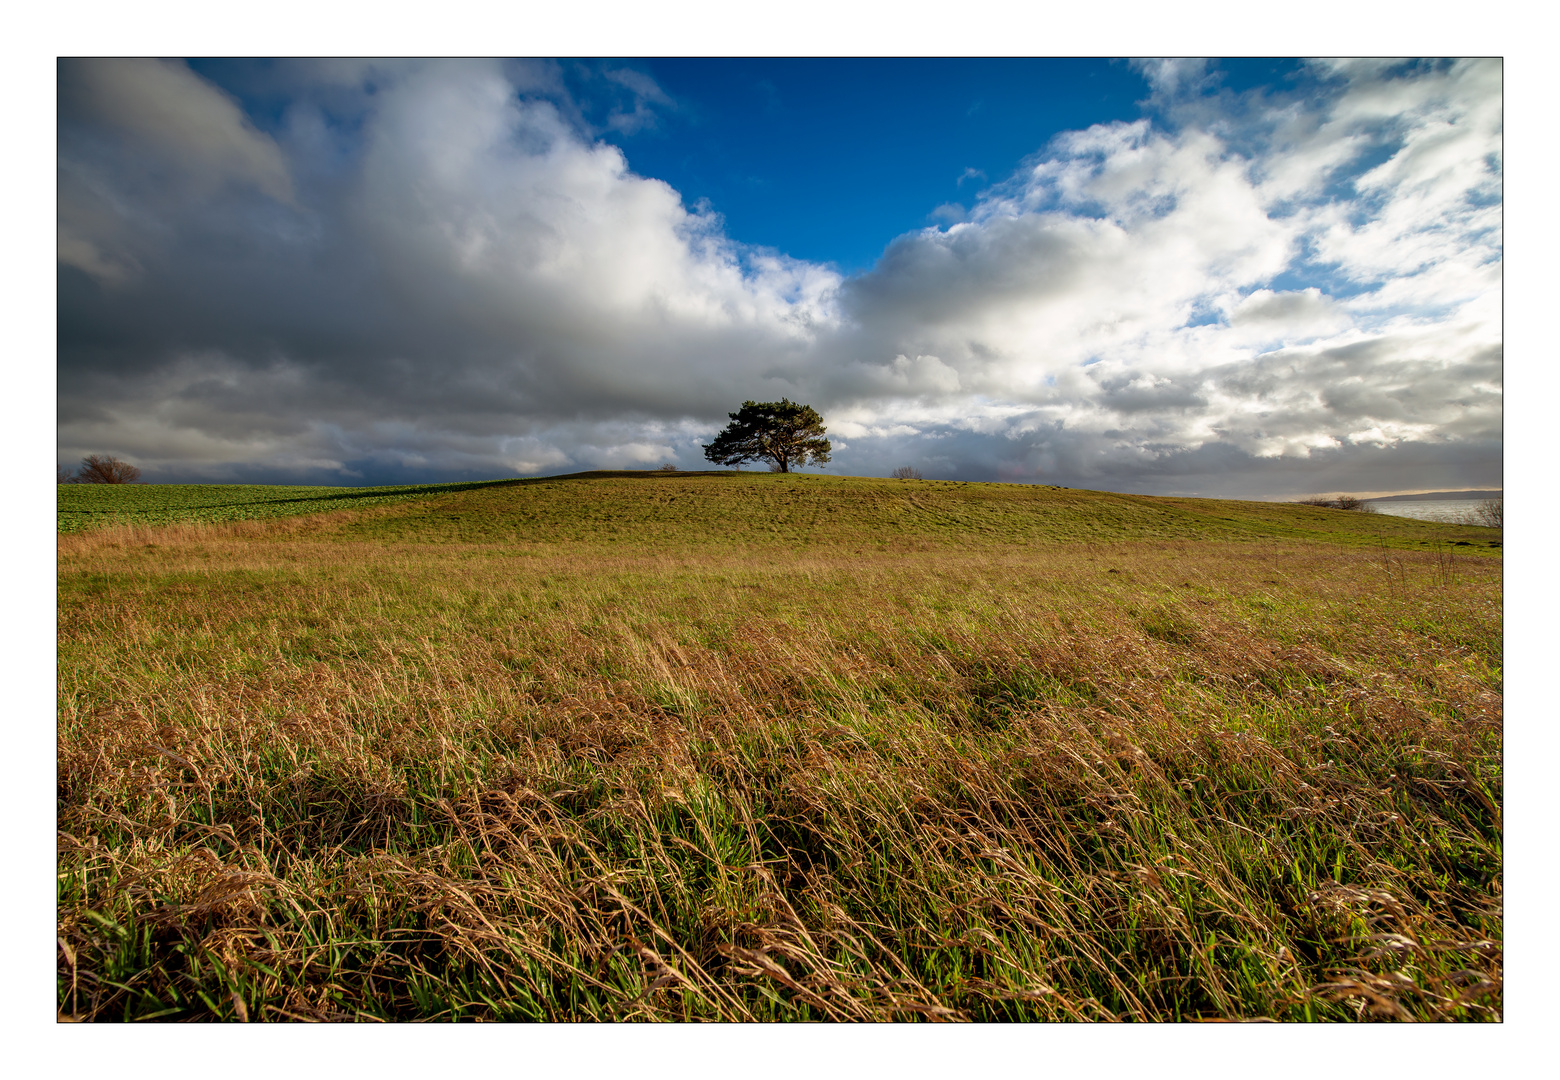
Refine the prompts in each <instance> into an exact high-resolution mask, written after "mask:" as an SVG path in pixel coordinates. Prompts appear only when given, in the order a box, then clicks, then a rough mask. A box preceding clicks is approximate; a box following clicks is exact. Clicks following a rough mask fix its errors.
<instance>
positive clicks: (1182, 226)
mask: <svg viewBox="0 0 1560 1080" xmlns="http://www.w3.org/2000/svg"><path fill="white" fill-rule="evenodd" d="M1501 86H1502V72H1501V65H1500V63H1499V61H1461V62H1454V61H1416V62H1389V63H1374V62H1359V61H1355V62H1348V63H1338V64H1323V63H1301V62H1296V61H1267V60H1263V61H1233V62H1197V61H1170V62H1135V63H1129V62H1125V61H1106V60H1027V61H992V60H930V61H927V60H855V61H852V60H806V61H783V60H749V61H737V60H677V61H673V60H661V59H655V60H633V59H627V60H582V61H577V60H565V61H537V60H520V61H438V62H416V61H395V62H384V63H376V62H366V61H276V62H267V61H214V60H193V61H188V62H185V61H153V60H104V61H64V62H62V63H61V65H60V68H59V93H60V113H59V117H60V118H59V133H58V134H59V140H58V145H59V151H58V153H59V173H60V202H59V206H60V222H59V227H60V247H59V252H60V254H59V262H60V268H59V345H60V373H61V382H60V386H61V390H60V405H59V416H60V424H59V453H60V457H61V459H62V460H63V461H66V462H69V461H71V460H74V459H75V458H77V457H79V456H81V455H83V454H85V453H93V452H98V453H105V452H106V453H116V454H119V455H120V456H122V457H126V458H128V459H130V460H133V461H136V462H137V463H138V464H140V465H142V467H143V469H145V470H146V473H147V475H148V477H150V478H153V479H159V480H167V481H175V480H278V481H280V480H287V481H294V482H315V483H389V482H397V481H412V480H432V479H464V478H468V477H478V476H501V475H536V474H539V473H553V472H566V471H573V470H577V469H584V468H592V467H647V466H653V465H656V464H659V463H660V462H662V461H672V462H675V463H676V464H678V465H679V466H681V467H684V468H690V467H699V466H700V465H701V464H702V456H701V454H700V450H699V445H700V443H701V442H707V441H708V440H709V438H710V436H711V435H712V434H713V432H714V431H715V430H717V429H718V427H719V426H720V424H721V423H722V422H723V421H724V418H725V413H726V412H727V411H729V410H731V409H734V408H735V407H736V406H737V405H738V404H739V403H740V402H741V401H742V400H744V399H747V398H755V399H759V400H766V399H774V398H778V397H780V396H789V397H791V398H793V399H797V400H806V401H809V402H811V403H813V404H815V405H817V406H818V407H819V408H820V410H821V411H822V412H823V413H824V416H825V420H826V422H827V423H828V424H829V427H830V433H831V435H832V436H833V437H834V440H835V445H836V453H835V461H834V463H833V464H832V465H831V466H830V471H831V472H839V473H853V474H861V475H883V474H886V473H887V472H888V471H890V470H891V469H893V468H894V467H897V466H899V465H905V464H909V465H913V466H916V467H918V468H921V469H922V471H923V472H924V473H925V474H926V475H928V476H945V477H950V478H952V477H958V478H963V479H998V480H1011V481H1019V482H1045V483H1061V484H1066V485H1068V486H1081V487H1099V488H1110V489H1117V490H1130V491H1145V492H1156V493H1187V494H1205V495H1233V496H1246V497H1286V496H1290V495H1300V494H1313V493H1322V492H1333V491H1355V492H1388V491H1404V490H1442V489H1452V488H1458V487H1494V486H1499V485H1500V483H1501V447H1502V435H1501V417H1502V407H1501V397H1502V390H1501V386H1502V359H1501V357H1502V326H1501V310H1500V304H1501V261H1502V238H1501V229H1502V221H1501V199H1502V185H1503V178H1502V164H1501V158H1502V129H1501V113H1502V100H1501Z"/></svg>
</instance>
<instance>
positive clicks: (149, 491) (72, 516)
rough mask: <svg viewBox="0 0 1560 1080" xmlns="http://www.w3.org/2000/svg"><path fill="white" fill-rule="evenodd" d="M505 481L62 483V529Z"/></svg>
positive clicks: (216, 519) (259, 511)
mask: <svg viewBox="0 0 1560 1080" xmlns="http://www.w3.org/2000/svg"><path fill="white" fill-rule="evenodd" d="M505 482H506V481H502V480H498V481H491V480H487V481H481V482H478V483H465V484H413V485H406V486H401V487H377V488H348V487H284V486H275V487H274V486H270V485H266V484H61V485H60V487H59V508H58V515H57V520H58V528H59V531H60V532H62V533H74V532H81V531H83V530H85V529H93V528H102V527H104V526H112V525H174V524H217V523H220V522H232V521H267V520H272V519H275V518H283V517H295V516H298V515H302V514H317V513H324V512H327V511H332V510H362V509H366V508H368V507H371V506H387V505H392V504H395V503H400V502H406V501H408V500H410V499H416V498H419V497H422V496H427V495H431V494H437V493H442V492H453V491H465V490H468V489H471V488H476V487H486V486H488V485H490V484H494V483H500V484H502V483H505Z"/></svg>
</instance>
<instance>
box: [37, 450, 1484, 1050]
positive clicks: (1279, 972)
mask: <svg viewBox="0 0 1560 1080" xmlns="http://www.w3.org/2000/svg"><path fill="white" fill-rule="evenodd" d="M1500 545H1501V533H1500V531H1499V530H1491V529H1482V528H1477V527H1472V526H1453V525H1442V524H1435V523H1429V522H1421V521H1414V520H1411V519H1406V518H1393V517H1387V516H1384V515H1373V514H1362V513H1352V512H1346V511H1339V510H1330V509H1323V508H1318V507H1308V506H1297V505H1286V504H1274V503H1254V502H1238V501H1222V500H1199V499H1184V498H1151V497H1147V496H1130V495H1119V494H1110V493H1104V492H1091V491H1072V490H1065V489H1059V488H1051V487H1045V486H1024V485H1008V484H960V483H946V482H935V481H892V480H873V479H865V478H849V477H830V476H818V475H795V474H791V475H783V474H767V473H741V474H734V473H660V472H656V473H587V474H581V475H578V476H573V477H553V478H541V479H534V480H519V481H496V482H492V483H488V484H482V485H432V486H424V487H420V488H361V489H342V488H264V487H243V486H238V487H234V486H209V487H208V486H169V487H156V486H113V487H89V486H84V485H83V486H66V487H61V488H60V537H59V557H58V575H59V576H58V582H59V585H58V593H59V603H58V619H59V622H58V641H59V699H58V700H59V705H58V709H59V715H58V724H59V734H58V746H59V765H58V804H57V821H58V845H59V847H58V850H59V857H58V885H57V895H58V920H59V927H58V936H59V942H60V945H59V966H58V1007H59V1010H60V1012H61V1014H62V1015H64V1016H67V1017H74V1018H79V1019H91V1020H146V1019H170V1020H171V1019H192V1020H199V1019H247V1020H353V1019H393V1020H413V1019H416V1020H449V1019H479V1020H519V1019H530V1020H588V1019H600V1020H609V1019H625V1020H626V1019H646V1020H738V1019H741V1020H750V1019H756V1020H791V1019H803V1020H805V1019H814V1020H823V1019H836V1020H880V1019H896V1020H904V1019H944V1020H1069V1019H1070V1020H1115V1019H1124V1020H1189V1019H1237V1018H1238V1019H1253V1018H1263V1017H1266V1018H1273V1019H1280V1020H1307V1019H1320V1020H1355V1019H1364V1020H1372V1019H1385V1020H1408V1019H1414V1020H1491V1019H1499V1018H1500V1016H1501V1008H1502V998H1501V994H1502V989H1501V988H1502V904H1503V894H1502V880H1503V878H1502V833H1501V804H1502V711H1501V692H1502V643H1501V595H1502V585H1501V546H1500Z"/></svg>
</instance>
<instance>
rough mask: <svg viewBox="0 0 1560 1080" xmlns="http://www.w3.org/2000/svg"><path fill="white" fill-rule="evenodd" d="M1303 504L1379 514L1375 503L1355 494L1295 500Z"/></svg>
mask: <svg viewBox="0 0 1560 1080" xmlns="http://www.w3.org/2000/svg"><path fill="white" fill-rule="evenodd" d="M1295 501H1296V502H1298V503H1299V504H1300V505H1301V506H1323V507H1326V508H1327V509H1329V510H1353V511H1355V512H1356V513H1360V514H1379V513H1381V511H1380V510H1377V509H1376V506H1375V504H1374V503H1368V502H1366V501H1365V500H1364V499H1357V498H1355V497H1354V496H1353V495H1337V496H1334V497H1333V498H1331V499H1323V498H1320V497H1317V498H1313V499H1297V500H1295Z"/></svg>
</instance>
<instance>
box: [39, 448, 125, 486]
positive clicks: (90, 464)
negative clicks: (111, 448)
mask: <svg viewBox="0 0 1560 1080" xmlns="http://www.w3.org/2000/svg"><path fill="white" fill-rule="evenodd" d="M59 480H60V483H62V484H138V483H140V482H141V470H140V469H138V468H136V467H135V466H134V465H132V464H130V463H129V462H128V461H120V460H119V459H118V458H116V457H112V456H109V455H105V454H88V455H87V456H86V457H84V458H82V459H81V468H80V470H78V471H77V472H76V474H75V475H74V476H72V475H71V474H70V473H68V472H61V473H60V476H59Z"/></svg>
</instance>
